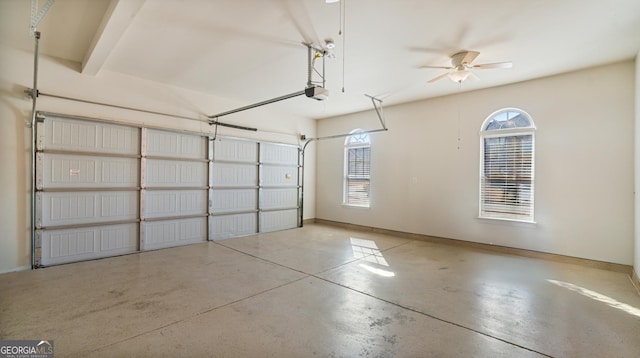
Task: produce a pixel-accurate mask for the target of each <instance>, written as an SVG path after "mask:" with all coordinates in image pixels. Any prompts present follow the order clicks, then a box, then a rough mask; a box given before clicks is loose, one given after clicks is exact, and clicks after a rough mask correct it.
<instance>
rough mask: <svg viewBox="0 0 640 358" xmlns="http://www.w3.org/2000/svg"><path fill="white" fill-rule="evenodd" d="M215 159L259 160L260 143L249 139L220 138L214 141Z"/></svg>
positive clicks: (253, 161)
mask: <svg viewBox="0 0 640 358" xmlns="http://www.w3.org/2000/svg"><path fill="white" fill-rule="evenodd" d="M214 145H215V150H214V156H213V157H214V160H216V161H230V162H245V163H257V162H258V144H257V143H255V142H249V141H238V140H227V139H218V140H216V141H215V142H214Z"/></svg>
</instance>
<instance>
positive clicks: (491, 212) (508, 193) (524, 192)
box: [480, 134, 534, 222]
mask: <svg viewBox="0 0 640 358" xmlns="http://www.w3.org/2000/svg"><path fill="white" fill-rule="evenodd" d="M483 147H484V148H483V149H484V153H483V161H482V164H483V166H482V168H481V184H480V191H481V192H480V196H481V200H480V216H481V217H486V218H500V219H511V220H520V221H530V222H532V221H533V180H534V178H533V135H532V134H524V135H504V136H485V137H484V138H483Z"/></svg>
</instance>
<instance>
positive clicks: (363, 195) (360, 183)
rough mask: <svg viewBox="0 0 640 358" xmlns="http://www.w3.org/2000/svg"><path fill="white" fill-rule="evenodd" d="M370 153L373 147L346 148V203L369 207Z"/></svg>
mask: <svg viewBox="0 0 640 358" xmlns="http://www.w3.org/2000/svg"><path fill="white" fill-rule="evenodd" d="M370 153H371V147H356V148H353V147H352V148H345V166H346V168H345V189H344V203H345V204H346V205H354V206H364V207H369V183H370V180H371V164H370Z"/></svg>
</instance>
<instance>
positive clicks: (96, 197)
mask: <svg viewBox="0 0 640 358" xmlns="http://www.w3.org/2000/svg"><path fill="white" fill-rule="evenodd" d="M36 204H37V205H38V206H39V208H37V209H38V210H37V212H38V213H39V215H37V217H36V225H37V226H38V227H50V226H66V225H83V224H92V223H105V222H114V221H127V220H135V219H136V218H137V216H138V192H137V191H105V192H39V193H37V194H36Z"/></svg>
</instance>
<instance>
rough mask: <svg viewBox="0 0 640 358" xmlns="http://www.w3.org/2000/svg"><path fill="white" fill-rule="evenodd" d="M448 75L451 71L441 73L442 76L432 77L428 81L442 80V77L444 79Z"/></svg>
mask: <svg viewBox="0 0 640 358" xmlns="http://www.w3.org/2000/svg"><path fill="white" fill-rule="evenodd" d="M447 76H449V72H447V73H443V74H441V75H440V76H438V77H435V78H432V79H430V80H429V81H427V83H433V82H435V81H440V80H441V79H443V78H445V77H447Z"/></svg>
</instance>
